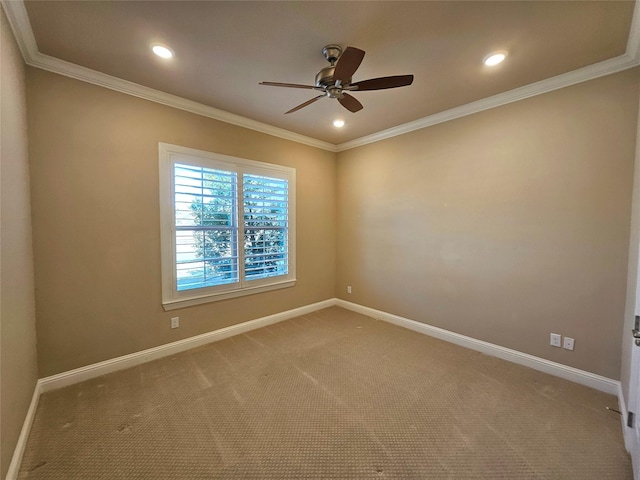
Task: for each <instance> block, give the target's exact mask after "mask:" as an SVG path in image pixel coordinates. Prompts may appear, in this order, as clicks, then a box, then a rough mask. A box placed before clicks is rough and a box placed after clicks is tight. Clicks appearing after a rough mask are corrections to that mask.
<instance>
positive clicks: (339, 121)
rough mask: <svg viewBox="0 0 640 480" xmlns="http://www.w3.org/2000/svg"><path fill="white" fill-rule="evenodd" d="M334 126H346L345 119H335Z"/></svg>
mask: <svg viewBox="0 0 640 480" xmlns="http://www.w3.org/2000/svg"><path fill="white" fill-rule="evenodd" d="M333 126H334V127H337V128H342V127H344V120H334V121H333Z"/></svg>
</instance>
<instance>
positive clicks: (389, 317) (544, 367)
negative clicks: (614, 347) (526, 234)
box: [336, 299, 620, 395]
mask: <svg viewBox="0 0 640 480" xmlns="http://www.w3.org/2000/svg"><path fill="white" fill-rule="evenodd" d="M336 305H337V306H338V307H342V308H346V309H347V310H351V311H354V312H357V313H361V314H363V315H366V316H368V317H372V318H377V319H379V320H384V321H385V322H389V323H393V324H394V325H398V326H400V327H404V328H408V329H409V330H413V331H415V332H419V333H423V334H425V335H429V336H431V337H435V338H439V339H440V340H444V341H447V342H450V343H455V344H456V345H460V346H462V347H466V348H469V349H471V350H476V351H478V352H482V353H485V354H487V355H491V356H493V357H498V358H501V359H503V360H507V361H509V362H513V363H517V364H519V365H523V366H525V367H529V368H533V369H534V370H538V371H541V372H544V373H548V374H550V375H554V376H556V377H560V378H564V379H565V380H570V381H572V382H575V383H579V384H581V385H586V386H587V387H591V388H595V389H596V390H600V391H602V392H606V393H610V394H612V395H618V390H619V385H620V382H619V381H617V380H612V379H611V378H607V377H602V376H600V375H596V374H594V373H591V372H586V371H584V370H580V369H577V368H573V367H569V366H567V365H563V364H561V363H556V362H552V361H550V360H545V359H544V358H540V357H536V356H534V355H529V354H527V353H523V352H519V351H517V350H511V349H510V348H506V347H501V346H499V345H494V344H493V343H489V342H484V341H482V340H477V339H475V338H472V337H467V336H465V335H460V334H459V333H454V332H450V331H449V330H444V329H442V328H438V327H433V326H431V325H427V324H425V323H421V322H416V321H415V320H409V319H408V318H404V317H400V316H398V315H393V314H391V313H387V312H383V311H381V310H376V309H374V308H369V307H364V306H362V305H358V304H356V303H351V302H347V301H346V300H342V299H336Z"/></svg>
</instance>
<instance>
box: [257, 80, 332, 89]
mask: <svg viewBox="0 0 640 480" xmlns="http://www.w3.org/2000/svg"><path fill="white" fill-rule="evenodd" d="M259 85H266V86H267V87H288V88H305V89H307V90H324V88H322V87H316V86H314V85H299V84H297V83H279V82H260V83H259Z"/></svg>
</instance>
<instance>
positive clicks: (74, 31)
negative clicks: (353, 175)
mask: <svg viewBox="0 0 640 480" xmlns="http://www.w3.org/2000/svg"><path fill="white" fill-rule="evenodd" d="M635 3H636V2H633V1H587V2H580V1H550V2H549V1H533V2H520V1H508V2H486V1H471V2H454V1H444V2H437V1H425V2H422V1H413V2H397V1H375V2H328V1H302V2H296V1H290V2H272V1H259V2H243V1H226V2H220V1H200V2H187V1H134V2H130V1H70V2H66V1H27V2H26V3H22V2H21V1H4V2H3V5H4V7H5V10H6V11H7V15H8V17H9V20H10V22H11V24H12V27H13V28H14V31H15V33H16V37H17V38H18V42H19V43H20V45H21V48H22V50H23V54H24V55H25V60H26V61H27V63H29V64H31V65H34V66H38V67H41V68H46V69H49V70H52V71H56V72H58V73H63V74H66V75H70V76H74V77H76V78H81V79H84V80H87V81H91V82H93V83H97V84H101V85H104V86H108V87H110V88H115V89H117V90H121V91H126V92H127V93H133V94H136V95H138V96H142V97H146V98H151V99H155V100H158V101H162V102H163V103H168V104H174V105H175V106H178V107H180V108H186V109H188V110H192V111H197V112H198V113H203V114H206V115H209V116H212V117H214V118H220V119H223V120H227V121H231V122H232V123H236V124H243V125H245V126H248V127H249V128H255V129H258V130H263V131H267V132H268V133H273V134H276V135H279V136H285V137H286V136H288V135H289V133H287V132H294V133H292V134H290V136H291V138H293V139H297V140H299V141H303V142H305V143H310V144H314V143H316V144H318V146H321V147H323V148H328V149H332V148H334V149H338V150H339V149H344V148H346V147H348V146H352V145H356V144H358V143H359V142H360V143H364V142H366V141H367V139H375V138H379V137H380V136H384V135H386V134H390V133H393V132H402V131H407V130H411V129H414V128H418V127H420V126H425V125H427V124H430V123H435V122H437V121H442V120H443V119H445V120H446V119H448V118H450V117H451V118H452V117H455V116H459V115H462V114H466V113H471V112H473V111H477V110H480V109H483V108H487V107H490V106H493V105H495V104H500V103H504V102H507V101H513V100H515V99H518V98H523V97H526V96H529V95H532V94H535V93H539V92H542V91H548V90H550V89H553V88H558V87H560V86H564V85H568V84H571V83H575V82H577V81H582V80H586V79H588V78H593V77H596V76H599V75H602V74H606V73H611V72H614V71H618V70H622V69H624V68H630V67H632V66H636V65H638V64H640V62H639V61H638V46H639V44H640V35H639V33H638V30H639V29H640V26H639V25H638V23H640V22H639V21H638V20H637V19H635V20H634V6H635ZM25 6H26V9H25ZM635 10H639V8H637V7H636V8H635ZM638 15H639V14H638V12H635V16H636V17H638ZM632 20H633V27H632ZM153 42H162V43H164V44H167V45H169V46H170V47H171V48H172V49H173V50H174V51H175V54H176V56H175V58H174V59H172V60H170V61H163V60H161V59H159V58H158V57H155V56H154V55H152V54H151V52H150V44H151V43H153ZM330 43H337V44H339V45H342V46H343V47H344V46H348V45H351V46H355V47H358V48H361V49H363V50H365V51H366V52H367V54H366V56H365V58H364V61H363V62H362V64H361V66H360V68H359V70H358V71H357V72H356V74H355V75H354V78H353V81H354V82H356V81H360V80H364V79H368V78H372V77H378V76H387V75H400V74H408V73H412V74H414V76H415V80H414V83H413V85H411V86H409V87H403V88H398V89H392V90H384V91H375V92H359V93H357V92H356V93H353V95H354V96H355V97H357V98H358V99H359V100H360V101H361V102H362V103H363V104H364V109H363V110H361V111H360V112H357V113H350V112H349V111H347V110H345V109H344V108H343V107H342V106H340V104H339V103H338V102H337V101H336V100H333V99H322V100H321V101H318V102H316V103H314V104H313V105H310V106H309V107H306V108H304V109H302V110H300V111H298V112H295V113H292V114H289V115H284V112H286V111H287V110H289V109H290V108H292V107H294V106H296V105H298V104H300V103H302V102H304V101H306V100H308V99H310V98H312V97H314V96H316V95H317V92H313V91H310V90H299V89H286V88H275V87H266V86H260V85H258V83H259V82H260V81H274V82H289V83H301V84H307V85H311V84H313V82H314V77H315V74H316V73H317V72H318V71H319V70H320V69H321V68H323V67H324V66H326V65H328V63H327V62H326V60H325V59H324V57H323V56H322V53H321V51H322V48H323V46H325V45H327V44H330ZM500 49H503V50H508V51H509V56H508V58H507V60H506V61H505V62H504V63H503V64H501V65H500V66H498V67H495V68H493V69H490V68H488V67H485V66H483V65H482V59H483V57H484V56H485V55H486V54H488V53H489V52H491V51H494V50H500ZM67 62H68V63H67ZM78 66H79V67H84V68H79V67H78ZM87 69H89V70H87ZM122 80H125V81H127V82H123V81H122ZM128 82H133V83H128ZM151 89H153V90H151ZM160 92H164V93H160ZM505 92H506V93H505ZM166 94H171V95H166ZM183 99H186V100H183ZM483 99H484V100H483ZM337 117H340V118H343V119H344V120H345V121H346V125H345V127H344V128H343V129H336V128H335V127H333V126H332V124H331V122H332V120H333V119H334V118H337ZM274 127H275V128H274ZM389 129H391V130H390V131H388V132H386V133H378V132H381V131H382V132H385V131H387V130H389ZM303 136H304V137H303ZM312 139H313V140H312ZM336 145H337V147H336Z"/></svg>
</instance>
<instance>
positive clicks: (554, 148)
mask: <svg viewBox="0 0 640 480" xmlns="http://www.w3.org/2000/svg"><path fill="white" fill-rule="evenodd" d="M639 74H640V71H639V69H634V70H630V71H626V72H623V73H620V74H615V75H611V76H608V77H605V78H601V79H597V80H592V81H589V82H586V83H582V84H579V85H575V86H572V87H569V88H565V89H562V90H558V91H555V92H551V93H548V94H545V95H541V96H537V97H534V98H530V99H527V100H524V101H520V102H516V103H513V104H509V105H505V106H502V107H499V108H495V109H492V110H489V111H486V112H482V113H478V114H475V115H471V116H468V117H464V118H460V119H457V120H455V121H451V122H448V123H445V124H441V125H436V126H433V127H430V128H426V129H423V130H420V131H416V132H412V133H410V134H406V135H403V136H400V137H396V138H393V139H389V140H385V141H382V142H378V143H375V144H372V145H367V146H363V147H360V148H356V149H353V150H349V151H346V152H342V153H340V154H339V155H338V256H337V258H338V270H337V272H338V276H337V282H336V289H337V292H338V296H339V297H340V298H344V299H346V300H350V301H353V302H355V303H359V304H363V305H366V306H369V307H372V308H376V309H380V310H383V311H386V312H391V313H394V314H397V315H401V316H404V317H407V318H410V319H413V320H417V321H420V322H425V323H428V324H431V325H435V326H438V327H442V328H445V329H447V330H451V331H453V332H458V333H461V334H464V335H468V336H471V337H474V338H477V339H481V340H485V341H488V342H491V343H494V344H498V345H503V346H505V347H508V348H512V349H515V350H518V351H521V352H526V353H530V354H533V355H536V356H539V357H542V358H546V359H549V360H552V361H556V362H560V363H563V364H566V365H570V366H574V367H577V368H580V369H584V370H587V371H590V372H593V373H596V374H600V375H604V376H606V377H610V378H614V379H618V378H619V375H620V353H621V352H620V338H621V335H622V330H621V327H622V319H623V314H624V304H625V286H626V274H627V256H628V245H629V232H630V230H629V228H630V227H629V224H630V217H631V193H632V180H633V164H634V145H635V136H636V123H637V115H638V79H639ZM347 285H351V286H352V287H353V293H352V294H351V295H347V294H346V286H347ZM550 332H555V333H559V334H561V335H566V336H570V337H573V338H575V340H576V344H575V345H576V347H575V351H573V352H570V351H567V350H563V349H558V348H553V347H550V346H549V333H550Z"/></svg>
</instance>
